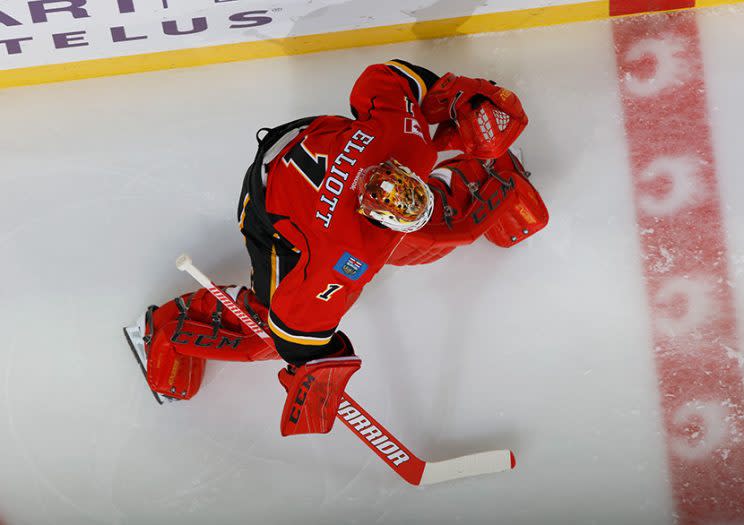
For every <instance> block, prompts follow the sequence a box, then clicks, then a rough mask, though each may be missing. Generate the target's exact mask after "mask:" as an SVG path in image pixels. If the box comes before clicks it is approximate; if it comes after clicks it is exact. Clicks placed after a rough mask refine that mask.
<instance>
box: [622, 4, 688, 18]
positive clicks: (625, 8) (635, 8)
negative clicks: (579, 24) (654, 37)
mask: <svg viewBox="0 0 744 525" xmlns="http://www.w3.org/2000/svg"><path fill="white" fill-rule="evenodd" d="M687 7H695V0H610V16H619V15H632V14H636V13H648V12H650V11H670V10H672V9H684V8H687Z"/></svg>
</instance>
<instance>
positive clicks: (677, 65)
mask: <svg viewBox="0 0 744 525" xmlns="http://www.w3.org/2000/svg"><path fill="white" fill-rule="evenodd" d="M613 31H614V38H615V49H616V52H617V65H618V77H619V82H620V93H621V97H622V102H623V106H624V113H625V129H626V134H627V139H628V146H629V150H630V151H629V154H630V161H631V162H630V165H631V169H632V176H633V182H634V191H635V205H636V216H637V220H638V227H639V230H640V231H639V234H640V243H641V249H642V254H643V269H644V273H645V278H646V290H647V293H648V300H649V304H650V312H651V318H652V326H653V342H654V352H655V358H656V366H657V373H658V376H659V388H660V390H661V404H662V412H663V420H664V426H665V429H666V434H667V453H668V458H669V468H670V478H671V484H672V492H673V495H674V499H675V505H676V510H677V512H676V513H677V515H678V516H679V523H681V524H702V523H733V522H735V521H736V522H739V520H743V519H744V383H743V382H742V369H741V367H740V365H739V364H738V361H737V357H738V356H739V355H740V354H739V353H738V352H739V351H740V349H739V344H738V341H737V336H736V317H735V311H734V300H733V297H732V291H731V288H730V286H729V284H728V283H729V272H728V263H727V255H726V246H725V240H724V231H723V227H722V217H721V205H720V202H719V190H718V183H717V181H716V172H715V163H714V159H713V150H712V145H711V131H710V127H709V123H708V109H707V105H706V92H705V83H704V71H703V62H702V56H701V52H700V41H699V36H698V28H697V23H696V18H695V14H694V13H691V12H686V13H667V14H658V15H653V16H643V17H636V18H632V19H624V20H617V21H615V23H614V24H613ZM650 65H651V67H650Z"/></svg>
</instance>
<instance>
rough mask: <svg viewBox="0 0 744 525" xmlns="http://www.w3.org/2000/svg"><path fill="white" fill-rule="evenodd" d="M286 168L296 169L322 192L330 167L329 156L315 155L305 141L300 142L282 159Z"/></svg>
mask: <svg viewBox="0 0 744 525" xmlns="http://www.w3.org/2000/svg"><path fill="white" fill-rule="evenodd" d="M282 160H283V161H284V165H285V166H289V165H290V164H291V165H293V166H294V167H295V169H296V170H297V171H299V172H300V174H301V175H302V176H303V177H305V179H306V180H307V181H308V182H309V183H310V184H312V185H313V188H315V189H316V190H320V186H321V184H323V179H324V178H325V173H326V168H327V167H328V155H320V154H317V155H316V154H314V153H313V152H311V151H309V150H308V149H307V148H306V147H305V140H304V139H303V140H302V141H301V142H298V143H297V144H295V145H294V146H292V149H290V150H289V151H288V152H287V153H286V154H285V155H284V157H282Z"/></svg>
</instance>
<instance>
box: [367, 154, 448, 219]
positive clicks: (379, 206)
mask: <svg viewBox="0 0 744 525" xmlns="http://www.w3.org/2000/svg"><path fill="white" fill-rule="evenodd" d="M359 188H360V192H359V210H358V211H359V213H361V214H362V215H364V216H365V217H369V218H370V219H374V220H375V221H377V222H379V223H380V224H382V225H383V226H385V227H387V228H390V229H391V230H394V231H398V232H403V233H411V232H415V231H416V230H419V229H421V228H423V226H424V225H425V224H426V223H427V222H429V219H430V218H431V214H432V211H433V210H434V195H433V194H432V193H431V190H430V189H429V186H428V185H427V184H426V183H425V182H424V181H423V180H421V178H420V177H419V176H418V175H416V174H415V173H413V172H412V171H411V170H409V169H408V168H406V167H405V166H403V165H402V164H400V163H399V162H397V161H396V160H394V159H390V160H388V161H387V162H383V163H382V164H378V165H377V166H371V167H369V168H367V169H366V170H365V171H364V173H363V174H362V180H361V184H359Z"/></svg>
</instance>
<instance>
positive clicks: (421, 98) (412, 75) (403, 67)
mask: <svg viewBox="0 0 744 525" xmlns="http://www.w3.org/2000/svg"><path fill="white" fill-rule="evenodd" d="M385 65H386V66H392V67H394V68H395V69H398V70H400V71H401V72H402V73H403V74H404V75H406V76H407V77H409V78H410V79H411V80H413V81H414V82H415V83H416V84H417V85H418V87H419V92H418V103H419V104H421V103H423V101H424V97H426V93H427V87H426V82H424V80H423V79H422V78H421V77H420V76H419V75H418V73H416V72H415V71H414V70H413V69H411V68H410V67H408V66H406V65H404V64H401V63H400V62H396V61H395V60H390V61H389V62H385Z"/></svg>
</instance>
